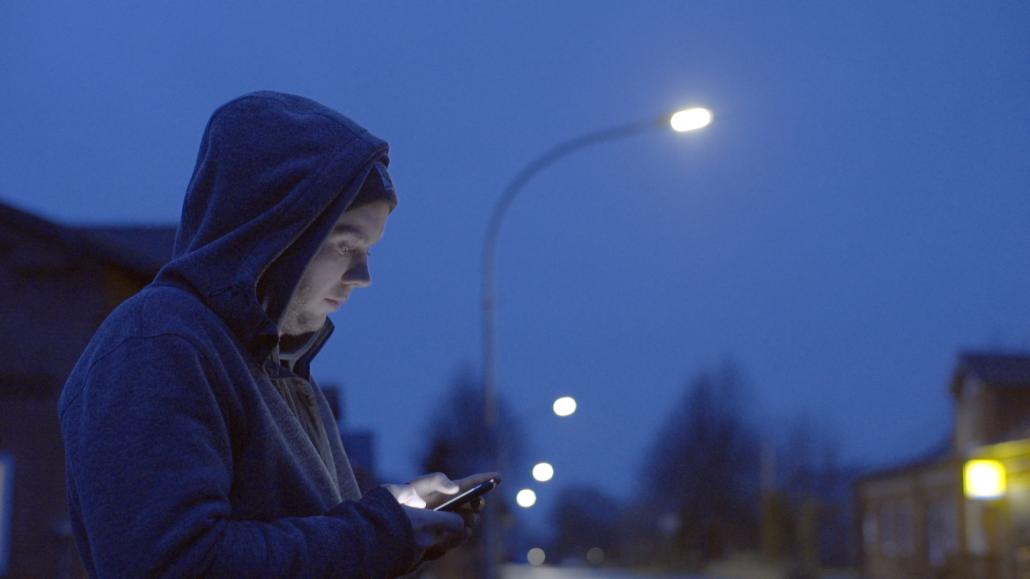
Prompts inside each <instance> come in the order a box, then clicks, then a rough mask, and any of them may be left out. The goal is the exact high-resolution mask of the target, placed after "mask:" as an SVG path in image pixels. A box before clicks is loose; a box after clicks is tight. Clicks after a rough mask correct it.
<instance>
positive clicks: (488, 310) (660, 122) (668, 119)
mask: <svg viewBox="0 0 1030 579" xmlns="http://www.w3.org/2000/svg"><path fill="white" fill-rule="evenodd" d="M711 122H712V113H711V111H709V110H708V109H705V108H700V107H695V108H690V109H684V110H680V111H677V112H676V113H674V114H672V115H662V116H661V117H658V118H656V119H647V120H644V121H637V122H633V123H629V124H625V125H618V126H615V127H610V128H607V129H601V130H597V131H593V132H590V133H586V134H584V135H581V136H579V137H575V138H573V139H569V140H567V141H564V142H562V143H559V144H558V145H555V146H554V147H552V148H550V149H548V150H547V151H545V152H544V153H543V154H542V155H540V156H539V157H537V158H536V159H534V160H533V161H532V162H530V163H529V164H528V165H526V166H525V167H523V168H522V170H521V171H519V172H518V173H517V174H516V175H515V177H514V178H513V179H512V180H511V181H510V182H509V183H508V186H507V187H505V189H504V193H502V194H501V198H500V199H499V200H498V201H497V205H495V206H494V210H493V213H492V214H491V216H490V222H489V224H488V227H487V233H486V243H485V244H484V246H483V280H482V284H483V285H482V289H483V336H482V338H483V401H484V405H485V408H484V409H483V410H484V413H485V417H486V428H487V434H488V437H489V443H490V447H491V448H493V449H494V461H495V466H496V465H499V464H500V465H503V461H502V460H500V457H499V452H500V450H501V449H500V448H499V447H498V433H497V398H496V392H495V386H494V374H495V369H494V364H495V358H494V260H495V257H496V253H497V238H498V236H499V234H500V231H501V223H502V222H503V220H504V216H505V215H506V214H507V211H508V208H509V207H510V206H511V203H512V201H514V200H515V197H516V196H517V195H518V194H519V192H521V191H522V189H523V188H525V186H526V184H527V183H529V181H530V180H531V179H532V178H533V177H534V176H536V175H537V173H539V172H540V171H542V170H544V169H545V168H547V167H548V166H550V165H552V164H554V163H555V162H556V161H558V160H559V159H562V158H563V157H567V156H569V155H571V154H572V153H575V152H577V151H580V150H582V149H585V148H587V147H589V146H591V145H596V144H600V143H606V142H610V141H615V140H619V139H623V138H626V137H632V136H634V135H638V134H641V133H646V132H650V131H653V130H661V129H664V128H666V127H671V128H672V130H674V131H676V132H686V131H693V130H697V129H700V128H703V127H706V126H708V125H709V124H711ZM496 470H500V469H499V468H497V469H496ZM502 474H503V473H502ZM489 510H490V511H491V513H489V515H488V516H489V518H490V519H493V522H494V523H495V524H496V523H499V521H497V520H496V518H497V511H496V508H490V509H489ZM483 531H484V535H485V536H484V543H485V544H486V548H487V553H486V557H485V567H486V568H485V569H484V570H483V571H484V576H485V577H487V578H489V579H493V578H494V577H496V576H497V574H496V571H495V567H494V563H495V557H497V556H498V555H500V553H498V552H497V551H496V549H498V548H499V546H500V545H499V544H498V539H499V535H494V533H495V532H496V531H497V529H495V528H494V525H491V524H489V523H488V524H487V525H484V526H483Z"/></svg>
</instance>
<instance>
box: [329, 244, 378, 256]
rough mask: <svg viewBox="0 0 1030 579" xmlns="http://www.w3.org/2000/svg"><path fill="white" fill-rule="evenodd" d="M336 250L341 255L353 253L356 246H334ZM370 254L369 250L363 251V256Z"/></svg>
mask: <svg viewBox="0 0 1030 579" xmlns="http://www.w3.org/2000/svg"><path fill="white" fill-rule="evenodd" d="M336 250H337V251H339V252H340V254H341V255H353V254H355V253H357V252H358V248H356V247H347V246H346V245H340V246H338V247H337V248H336ZM370 255H372V252H371V251H366V252H365V256H366V257H367V256H370Z"/></svg>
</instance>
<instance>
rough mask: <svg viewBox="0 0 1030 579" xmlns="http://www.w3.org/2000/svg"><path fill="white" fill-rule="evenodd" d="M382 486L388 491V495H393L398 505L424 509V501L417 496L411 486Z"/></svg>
mask: <svg viewBox="0 0 1030 579" xmlns="http://www.w3.org/2000/svg"><path fill="white" fill-rule="evenodd" d="M383 486H385V487H386V490H388V491H390V494H392V495H393V498H395V499H397V502H398V503H400V504H402V505H407V506H409V507H416V508H419V509H424V508H426V501H425V500H424V499H423V498H422V497H421V496H419V494H418V492H416V491H415V488H414V487H412V486H411V485H397V484H388V485H383Z"/></svg>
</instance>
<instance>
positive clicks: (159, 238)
mask: <svg viewBox="0 0 1030 579" xmlns="http://www.w3.org/2000/svg"><path fill="white" fill-rule="evenodd" d="M0 226H8V227H10V228H12V229H16V230H19V231H22V232H24V233H26V234H29V235H35V236H37V237H39V238H42V239H45V240H48V241H50V242H52V243H55V244H59V245H61V246H63V247H65V248H66V249H68V250H69V251H72V252H76V253H85V254H86V255H90V256H92V257H94V258H97V259H99V260H101V261H103V262H106V263H110V264H111V265H113V266H115V267H118V268H120V269H123V270H126V271H127V272H129V273H131V274H135V275H138V276H141V277H145V278H152V277H153V276H154V274H156V273H157V271H158V270H159V269H161V267H162V266H163V265H164V264H165V263H166V262H167V261H168V260H169V259H171V256H172V246H173V244H174V242H175V229H176V228H175V226H90V227H70V226H65V225H61V224H58V223H55V222H53V221H49V220H47V219H44V218H42V217H39V216H37V215H34V214H32V213H29V212H27V211H23V210H21V209H17V208H15V207H13V206H11V205H7V204H5V203H2V202H0Z"/></svg>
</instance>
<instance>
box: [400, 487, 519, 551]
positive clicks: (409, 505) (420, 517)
mask: <svg viewBox="0 0 1030 579" xmlns="http://www.w3.org/2000/svg"><path fill="white" fill-rule="evenodd" d="M491 478H496V479H497V480H498V481H499V480H500V479H501V477H500V475H499V474H497V473H495V472H489V473H479V474H474V475H472V476H468V477H465V478H463V479H460V480H457V481H452V480H451V479H449V478H447V476H446V475H444V474H442V473H438V472H437V473H433V474H429V475H425V476H421V477H419V478H417V479H415V480H413V481H411V482H410V483H408V484H406V485H397V484H388V485H385V486H386V488H387V490H389V491H390V492H391V493H392V494H393V496H394V498H396V499H397V502H399V503H400V504H401V505H402V506H403V507H404V512H405V513H406V514H407V515H408V519H409V520H410V521H411V526H412V527H413V528H414V529H415V545H416V547H417V548H418V550H419V559H420V560H424V561H428V560H432V559H438V558H440V557H442V556H443V554H444V553H446V552H447V551H448V550H450V549H453V548H454V547H457V546H459V545H461V544H463V543H465V542H466V541H468V540H469V538H471V537H472V529H474V528H475V527H476V526H477V525H479V513H480V512H481V511H482V510H483V507H484V506H486V501H485V500H484V499H483V497H478V498H476V499H473V500H472V501H471V502H469V503H466V504H464V505H462V506H461V507H459V508H457V509H455V510H454V511H453V512H450V513H448V512H438V511H432V510H429V509H432V507H435V506H436V505H439V504H441V503H443V502H444V501H445V500H447V497H449V496H453V495H455V494H457V493H459V492H462V491H465V490H468V489H470V488H472V487H474V486H476V485H478V484H479V483H481V482H485V481H487V480H489V479H491ZM435 515H447V516H446V517H445V518H440V517H438V516H435ZM456 521H457V522H458V523H459V524H460V526H459V527H456V528H455V527H452V526H451V525H453V524H454V523H455V522H456Z"/></svg>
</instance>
